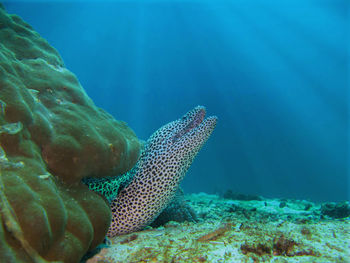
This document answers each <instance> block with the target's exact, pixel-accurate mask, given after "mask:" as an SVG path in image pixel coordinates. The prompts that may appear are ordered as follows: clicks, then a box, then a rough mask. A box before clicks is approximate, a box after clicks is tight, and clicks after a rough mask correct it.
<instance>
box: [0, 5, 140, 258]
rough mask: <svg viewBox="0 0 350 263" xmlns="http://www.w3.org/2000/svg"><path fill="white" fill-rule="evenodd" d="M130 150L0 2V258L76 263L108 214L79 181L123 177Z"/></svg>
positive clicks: (117, 124)
mask: <svg viewBox="0 0 350 263" xmlns="http://www.w3.org/2000/svg"><path fill="white" fill-rule="evenodd" d="M96 78H98V76H96ZM139 151H140V144H139V141H138V139H137V137H136V136H135V134H134V132H133V131H132V130H131V129H130V128H129V127H128V126H127V125H126V124H125V123H124V122H122V121H117V120H115V119H114V118H113V117H112V116H110V115H109V114H108V113H106V112H105V111H103V110H102V109H100V108H98V107H96V106H95V105H94V103H93V102H92V100H91V99H90V98H89V97H88V96H87V95H86V93H85V91H84V90H83V88H82V87H81V85H80V83H79V81H78V80H77V78H76V77H75V75H74V74H73V73H72V72H70V71H69V70H68V69H67V68H65V66H64V63H63V60H62V58H61V57H60V55H59V54H58V52H57V51H56V50H55V49H54V48H53V47H51V46H50V45H49V44H48V42H47V41H46V40H45V39H43V38H42V37H40V35H39V34H38V33H37V32H35V30H34V29H33V28H32V27H31V26H30V25H28V24H27V23H25V22H24V21H23V20H22V19H21V18H20V17H18V16H16V15H10V14H7V13H6V12H5V10H4V8H3V7H2V6H1V5H0V215H1V216H0V262H16V263H21V262H67V263H69V262H72V263H75V262H79V260H80V259H81V258H82V257H83V255H84V254H85V253H86V252H88V251H90V250H92V249H94V248H95V247H96V246H97V245H98V244H99V243H101V242H102V241H103V239H104V237H105V234H106V232H107V229H108V227H109V224H110V218H111V211H110V208H109V204H108V203H107V202H106V200H104V199H103V198H102V197H101V196H99V195H97V194H95V193H93V192H92V191H90V190H88V188H87V187H86V186H85V185H83V184H82V183H81V179H82V178H84V177H87V176H88V177H95V178H96V177H105V176H108V175H115V176H118V175H120V174H123V173H125V172H126V171H128V170H129V169H130V168H132V167H133V166H134V164H135V163H136V161H137V159H138V156H139Z"/></svg>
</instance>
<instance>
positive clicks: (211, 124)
mask: <svg viewBox="0 0 350 263" xmlns="http://www.w3.org/2000/svg"><path fill="white" fill-rule="evenodd" d="M205 115H206V110H205V107H203V106H197V107H195V108H194V109H193V110H191V111H189V112H188V113H186V114H185V115H184V116H183V117H182V118H181V119H179V120H177V121H176V122H177V126H178V127H180V128H179V129H177V131H176V133H175V134H174V135H173V136H172V142H173V143H175V144H176V143H177V142H179V143H182V144H183V143H189V142H190V141H191V140H192V141H197V143H195V144H200V145H198V146H200V147H201V146H202V145H203V144H204V143H205V142H206V141H207V139H208V138H209V136H210V135H211V133H212V132H213V130H214V128H215V126H216V122H217V117H216V116H210V117H208V118H206V119H204V118H205Z"/></svg>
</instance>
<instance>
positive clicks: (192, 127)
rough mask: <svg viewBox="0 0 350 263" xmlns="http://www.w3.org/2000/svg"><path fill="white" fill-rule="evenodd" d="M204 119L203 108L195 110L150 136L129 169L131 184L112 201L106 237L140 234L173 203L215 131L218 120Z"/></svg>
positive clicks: (198, 107) (213, 117) (212, 118)
mask: <svg viewBox="0 0 350 263" xmlns="http://www.w3.org/2000/svg"><path fill="white" fill-rule="evenodd" d="M204 117H205V108H204V107H202V106H197V107H195V108H194V109H193V110H191V111H189V112H188V113H186V114H185V115H184V116H183V117H182V118H180V119H178V120H176V121H173V122H171V123H168V124H166V125H164V126H163V127H161V128H160V129H159V130H157V131H156V132H155V133H153V134H152V136H151V137H150V138H149V139H148V141H147V142H146V144H145V148H144V150H143V152H142V154H141V156H140V159H139V160H138V162H137V163H136V165H135V167H134V168H133V169H132V172H131V173H132V179H131V181H130V182H129V183H128V184H127V186H126V187H125V188H124V189H122V190H121V191H120V192H119V193H118V195H117V196H116V197H115V198H114V199H113V200H111V203H110V206H111V210H112V222H111V225H110V228H109V230H108V233H107V236H108V237H113V236H117V235H122V234H127V233H131V232H135V231H138V230H142V229H143V228H144V227H146V226H147V225H149V224H150V223H152V221H153V220H154V219H155V218H156V217H157V216H158V215H159V214H160V213H161V212H162V211H163V209H164V208H166V207H167V205H168V204H169V203H170V202H171V201H172V200H173V198H174V196H175V193H176V191H177V190H178V187H179V183H180V181H181V180H182V179H183V178H184V176H185V174H186V172H187V170H188V168H189V167H190V165H191V163H192V161H193V159H194V158H195V156H196V155H197V153H198V152H199V150H200V149H201V147H202V146H203V144H204V143H205V142H206V141H207V139H208V138H209V136H210V134H211V133H212V131H213V130H214V128H215V125H216V121H217V117H215V116H211V117H208V118H206V119H204Z"/></svg>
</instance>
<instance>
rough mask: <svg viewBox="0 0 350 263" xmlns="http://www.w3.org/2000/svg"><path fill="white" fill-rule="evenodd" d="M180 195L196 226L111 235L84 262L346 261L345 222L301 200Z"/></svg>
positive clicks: (349, 256) (349, 231)
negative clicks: (107, 242) (102, 245)
mask: <svg viewBox="0 0 350 263" xmlns="http://www.w3.org/2000/svg"><path fill="white" fill-rule="evenodd" d="M257 199H258V200H247V201H244V200H232V199H227V198H221V197H219V196H217V195H208V194H205V193H199V194H191V195H186V200H187V202H188V203H189V204H190V205H191V207H192V208H193V209H194V210H195V211H196V213H197V215H198V219H199V220H198V222H197V223H193V222H191V223H190V222H183V223H177V222H168V223H167V224H166V225H165V226H162V227H159V228H153V229H152V228H148V229H146V230H144V231H140V232H136V233H132V234H128V235H123V236H117V237H115V238H112V239H110V242H111V244H110V245H109V246H108V247H106V248H103V249H102V250H101V251H100V252H99V254H97V255H95V256H94V257H93V258H91V259H89V260H88V261H87V263H94V262H99V263H102V262H103V263H107V262H116V263H117V262H123V263H126V262H133V263H134V262H169V263H170V262H308V263H310V262H317V263H318V262H327V263H329V262H350V225H349V224H350V219H349V217H347V218H344V219H333V218H331V217H328V216H324V215H322V212H321V204H315V203H312V202H309V201H305V200H291V199H284V200H281V199H265V198H257Z"/></svg>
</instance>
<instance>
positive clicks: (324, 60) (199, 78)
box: [3, 0, 350, 201]
mask: <svg viewBox="0 0 350 263" xmlns="http://www.w3.org/2000/svg"><path fill="white" fill-rule="evenodd" d="M3 3H4V5H5V8H6V10H7V12H9V13H15V14H18V15H19V16H21V17H22V18H23V19H24V20H25V21H26V22H28V23H29V24H30V25H31V26H33V28H34V29H35V30H36V31H37V32H39V33H40V34H41V35H42V37H44V38H46V39H47V40H48V42H49V43H50V44H51V45H52V46H54V47H55V48H56V49H57V50H58V51H59V53H60V54H61V56H62V57H63V59H64V61H65V65H66V67H67V68H68V69H69V70H71V71H72V72H73V73H75V74H76V75H77V77H78V79H79V81H80V82H81V84H82V86H83V87H84V89H85V90H86V92H87V93H88V95H89V96H90V97H91V98H92V99H93V101H94V102H95V104H96V105H97V106H99V107H101V108H103V109H105V110H106V111H107V112H109V113H110V114H112V115H113V116H114V117H115V118H116V119H120V120H124V121H126V122H127V123H128V125H129V126H130V127H131V128H133V129H134V131H135V132H136V134H137V136H138V137H139V138H142V139H145V140H146V139H147V138H148V137H149V136H150V135H151V134H152V132H154V131H155V130H157V129H158V128H159V127H160V126H162V125H163V124H166V123H168V122H170V121H172V120H175V119H177V118H179V117H180V116H182V114H184V113H186V112H187V111H188V110H190V109H192V108H193V107H194V106H196V105H204V106H206V108H207V112H208V115H217V116H218V118H219V122H218V125H217V127H216V130H215V131H214V133H213V134H212V136H211V138H210V139H209V140H208V142H207V143H206V145H205V146H204V147H203V149H202V151H201V153H200V154H199V155H198V157H197V159H196V160H195V161H194V163H193V165H192V166H191V168H190V170H189V172H188V175H187V176H186V177H185V179H184V181H183V183H182V186H183V188H184V190H185V192H188V193H189V192H201V191H203V192H207V193H223V192H225V191H226V190H228V189H231V190H233V191H235V192H240V193H247V194H257V195H263V196H265V197H281V198H284V197H285V198H298V199H309V200H312V201H340V200H344V199H349V195H350V194H349V187H350V182H349V181H350V180H349V176H350V175H349V168H348V166H349V146H350V143H349V138H348V136H349V105H348V101H349V94H348V93H349V91H348V90H349V46H350V43H349V26H348V25H349V24H350V21H349V20H350V19H349V12H350V11H349V8H350V7H349V5H350V3H349V1H347V0H333V1H307V2H306V1H291V0H288V1H257V0H254V1H253V0H247V1H240V0H239V1H238V0H237V1H165V0H163V1H89V2H83V1H73V2H72V1H48V2H47V1H46V2H44V1H36V2H32V1H4V2H3Z"/></svg>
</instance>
